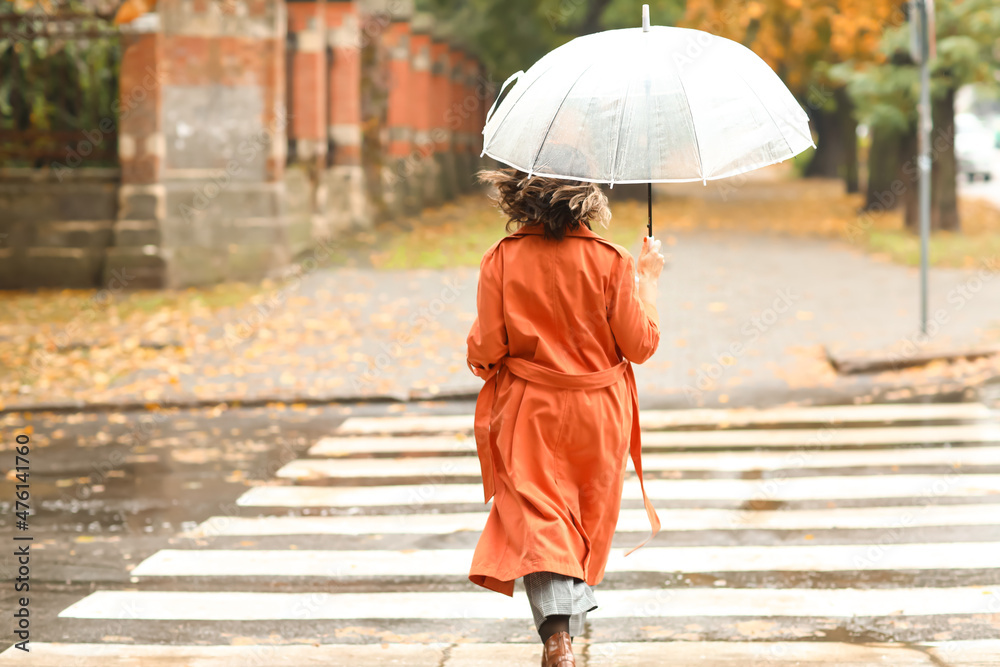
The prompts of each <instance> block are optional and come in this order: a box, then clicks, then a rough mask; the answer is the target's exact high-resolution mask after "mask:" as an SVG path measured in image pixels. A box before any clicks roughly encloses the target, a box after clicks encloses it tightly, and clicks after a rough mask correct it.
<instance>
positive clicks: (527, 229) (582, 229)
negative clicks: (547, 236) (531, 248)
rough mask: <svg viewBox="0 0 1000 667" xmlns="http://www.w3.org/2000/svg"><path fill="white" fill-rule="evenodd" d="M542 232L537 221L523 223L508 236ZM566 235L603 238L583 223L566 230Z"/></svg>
mask: <svg viewBox="0 0 1000 667" xmlns="http://www.w3.org/2000/svg"><path fill="white" fill-rule="evenodd" d="M542 233H543V230H542V226H541V225H540V224H538V223H535V224H531V225H525V226H524V227H521V228H520V229H519V230H517V231H516V232H511V234H510V236H522V235H524V234H535V235H541V234H542ZM566 236H584V237H587V238H592V239H600V238H604V237H602V236H601V235H600V234H598V233H597V232H595V231H593V230H591V229H587V227H586V226H585V225H582V224H581V225H579V226H578V227H577V228H576V229H570V230H567V231H566Z"/></svg>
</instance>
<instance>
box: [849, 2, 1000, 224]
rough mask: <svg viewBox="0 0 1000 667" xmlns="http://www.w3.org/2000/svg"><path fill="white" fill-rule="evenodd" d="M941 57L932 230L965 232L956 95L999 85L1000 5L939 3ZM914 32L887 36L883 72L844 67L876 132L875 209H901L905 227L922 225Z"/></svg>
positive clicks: (935, 75)
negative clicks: (977, 85)
mask: <svg viewBox="0 0 1000 667" xmlns="http://www.w3.org/2000/svg"><path fill="white" fill-rule="evenodd" d="M935 4H936V7H935V9H936V11H935V22H936V35H937V54H936V57H935V58H934V59H933V60H932V61H931V63H930V65H931V117H932V121H933V129H932V131H931V158H932V168H931V183H932V188H931V227H932V229H947V230H959V229H960V228H961V224H960V220H959V215H958V197H957V191H956V180H957V171H958V168H957V162H956V159H955V93H956V92H957V91H958V89H959V87H961V86H962V85H964V84H966V83H973V82H979V81H995V79H994V78H993V72H994V70H995V69H996V67H997V54H996V52H995V50H994V48H995V46H994V45H995V40H996V36H997V34H1000V5H997V4H995V2H994V0H937V2H936V3H935ZM909 30H910V28H909V25H908V24H903V25H900V26H896V27H893V28H892V29H890V30H888V31H886V33H885V35H884V37H883V39H882V43H881V46H880V48H881V50H882V52H883V54H884V55H885V59H884V61H883V62H881V63H878V64H863V65H858V64H856V63H845V64H844V65H842V66H840V67H839V68H838V69H837V70H836V72H835V74H836V75H837V76H839V77H840V78H841V80H843V81H845V82H846V83H847V86H848V90H849V92H850V95H851V97H852V99H853V100H854V101H855V104H856V105H857V106H858V111H859V114H860V117H861V119H862V120H863V121H864V122H866V123H868V125H869V126H870V127H871V129H872V147H871V150H870V152H869V163H868V171H869V183H868V193H867V198H866V206H867V207H868V208H894V207H896V206H898V205H902V206H903V207H904V210H905V220H906V226H907V227H908V228H910V229H915V228H916V227H917V225H918V222H919V209H918V199H917V187H916V186H917V182H918V180H919V171H918V169H917V160H916V151H917V141H916V130H917V103H918V100H919V97H920V73H919V68H918V67H917V66H916V64H915V63H914V62H913V60H912V59H911V57H910V55H909V39H910V36H909V34H910V33H909Z"/></svg>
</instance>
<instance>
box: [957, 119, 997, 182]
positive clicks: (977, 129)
mask: <svg viewBox="0 0 1000 667" xmlns="http://www.w3.org/2000/svg"><path fill="white" fill-rule="evenodd" d="M996 146H997V138H996V136H995V135H994V133H993V132H991V131H990V130H989V128H987V127H986V124H985V123H983V121H981V120H980V119H979V118H978V117H977V116H974V115H972V114H969V113H963V114H958V115H957V116H955V157H956V158H957V159H958V171H959V173H961V174H965V176H966V178H968V179H969V182H970V183H971V182H972V181H974V180H976V176H982V177H983V180H984V181H988V180H990V179H991V178H992V177H993V158H994V149H995V148H996Z"/></svg>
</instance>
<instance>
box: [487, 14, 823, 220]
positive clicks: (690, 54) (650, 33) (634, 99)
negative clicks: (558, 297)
mask: <svg viewBox="0 0 1000 667" xmlns="http://www.w3.org/2000/svg"><path fill="white" fill-rule="evenodd" d="M514 81H516V83H515V84H514V86H513V87H512V88H511V89H510V91H509V92H508V93H507V95H506V96H504V95H503V91H504V89H506V88H507V86H508V85H509V84H511V83H512V82H514ZM810 146H815V143H814V142H813V139H812V134H811V133H810V131H809V118H808V116H807V115H806V113H805V111H803V110H802V107H800V106H799V104H798V102H797V101H796V100H795V98H794V96H793V95H792V93H791V92H790V91H789V90H788V88H787V87H785V84H784V83H782V81H781V79H779V78H778V76H777V75H776V74H775V73H774V72H773V71H772V70H771V68H770V67H768V65H767V63H765V62H764V61H763V60H761V59H760V57H758V56H757V55H756V54H755V53H754V52H753V51H751V50H750V49H748V48H746V47H745V46H743V45H741V44H739V43H737V42H734V41H732V40H729V39H725V38H723V37H719V36H717V35H712V34H711V33H707V32H704V31H701V30H690V29H687V28H673V27H667V26H650V25H649V6H648V5H643V7H642V27H641V28H626V29H622V30H607V31H604V32H599V33H595V34H592V35H584V36H583V37H577V38H576V39H574V40H572V41H570V42H568V43H566V44H564V45H563V46H560V47H559V48H557V49H555V50H553V51H551V52H549V53H548V54H546V55H545V56H543V57H542V58H541V59H540V60H539V61H538V62H536V63H535V64H534V65H532V66H531V67H530V68H529V69H528V71H527V72H523V71H521V72H517V73H515V74H514V75H513V76H511V77H510V78H509V79H507V81H505V82H504V85H503V87H502V88H501V90H500V96H498V98H497V102H495V103H494V104H493V107H492V108H491V109H490V111H489V112H488V114H487V121H486V126H485V127H484V128H483V152H482V155H489V156H490V157H492V158H494V159H496V160H499V161H500V162H503V163H505V164H508V165H510V166H512V167H515V168H517V169H520V170H522V171H525V172H527V173H528V174H531V175H539V176H550V177H553V178H565V179H575V180H580V181H592V182H598V183H609V184H610V185H611V187H612V188H613V187H614V185H615V184H616V183H649V184H650V185H649V188H648V189H647V192H648V193H649V198H650V207H649V211H650V213H649V215H650V220H649V235H650V236H652V234H653V228H652V184H653V183H671V182H683V181H702V182H703V183H706V184H707V181H709V180H713V179H719V178H726V177H729V176H735V175H737V174H742V173H744V172H747V171H751V170H753V169H757V168H759V167H764V166H767V165H770V164H775V163H777V162H781V161H783V160H787V159H788V158H790V157H792V156H794V155H797V154H799V153H801V152H802V151H804V150H805V149H807V148H809V147H810Z"/></svg>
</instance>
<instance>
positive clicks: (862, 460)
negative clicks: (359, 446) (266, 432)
mask: <svg viewBox="0 0 1000 667" xmlns="http://www.w3.org/2000/svg"><path fill="white" fill-rule="evenodd" d="M901 464H902V465H907V466H918V465H937V466H953V467H959V466H973V465H980V466H988V465H994V466H995V465H1000V447H950V448H940V449H922V448H921V449H914V450H913V451H908V452H906V455H905V456H900V453H899V452H898V451H897V450H893V449H875V450H864V451H860V452H855V451H843V450H835V451H810V452H710V453H707V454H702V453H678V454H645V453H644V454H643V456H642V469H643V471H644V472H645V473H649V472H660V471H676V470H706V471H713V470H724V471H737V472H742V471H747V470H783V469H795V468H839V467H862V466H886V467H889V466H898V465H901ZM479 470H480V467H479V459H478V458H477V457H475V456H422V457H410V458H393V459H384V458H379V459H372V458H352V459H336V458H333V459H296V460H294V461H290V462H288V463H286V464H285V465H284V466H282V467H281V469H280V470H278V472H277V476H278V477H283V478H286V479H324V478H350V477H423V476H427V475H432V476H435V477H467V476H470V475H471V476H479V474H480V472H479Z"/></svg>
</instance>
